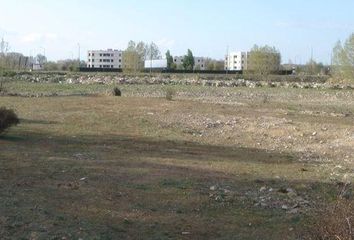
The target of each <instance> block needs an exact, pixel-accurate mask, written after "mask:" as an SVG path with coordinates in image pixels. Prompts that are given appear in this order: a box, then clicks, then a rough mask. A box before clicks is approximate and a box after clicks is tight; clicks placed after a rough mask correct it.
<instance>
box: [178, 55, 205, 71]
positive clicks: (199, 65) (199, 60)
mask: <svg viewBox="0 0 354 240" xmlns="http://www.w3.org/2000/svg"><path fill="white" fill-rule="evenodd" d="M183 59H184V56H183V57H174V58H173V62H174V63H175V64H176V65H177V69H181V68H183ZM205 65H206V63H205V58H203V57H194V70H205V69H206V66H205Z"/></svg>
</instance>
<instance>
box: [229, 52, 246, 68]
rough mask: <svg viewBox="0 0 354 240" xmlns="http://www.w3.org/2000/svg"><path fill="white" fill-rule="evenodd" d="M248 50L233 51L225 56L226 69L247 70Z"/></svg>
mask: <svg viewBox="0 0 354 240" xmlns="http://www.w3.org/2000/svg"><path fill="white" fill-rule="evenodd" d="M247 60H248V53H247V52H232V53H229V55H228V56H225V70H229V71H242V70H247V65H248V64H247Z"/></svg>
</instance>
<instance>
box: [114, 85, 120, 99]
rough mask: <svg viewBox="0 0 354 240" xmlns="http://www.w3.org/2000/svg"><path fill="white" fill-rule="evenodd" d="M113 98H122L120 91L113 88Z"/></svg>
mask: <svg viewBox="0 0 354 240" xmlns="http://www.w3.org/2000/svg"><path fill="white" fill-rule="evenodd" d="M113 96H116V97H120V96H122V91H121V90H120V89H119V88H117V87H115V88H114V89H113Z"/></svg>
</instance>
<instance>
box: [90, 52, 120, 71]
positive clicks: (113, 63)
mask: <svg viewBox="0 0 354 240" xmlns="http://www.w3.org/2000/svg"><path fill="white" fill-rule="evenodd" d="M122 66H123V52H122V51H119V50H112V49H108V50H91V51H88V56H87V67H88V68H122Z"/></svg>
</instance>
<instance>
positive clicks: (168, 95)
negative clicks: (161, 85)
mask: <svg viewBox="0 0 354 240" xmlns="http://www.w3.org/2000/svg"><path fill="white" fill-rule="evenodd" d="M175 95H176V91H175V90H174V89H173V88H170V87H169V88H166V89H165V98H166V99H167V100H168V101H172V100H173V97H174V96H175Z"/></svg>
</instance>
